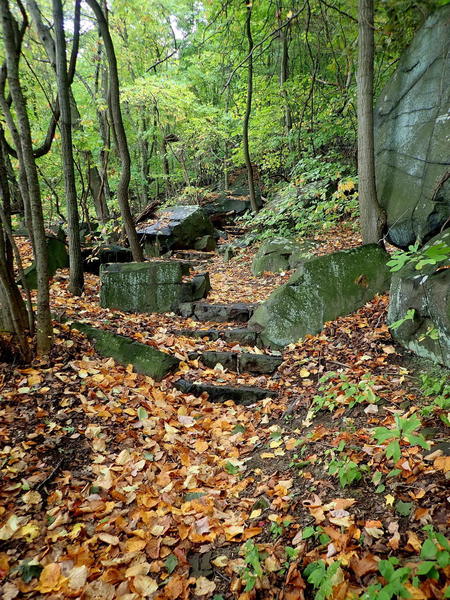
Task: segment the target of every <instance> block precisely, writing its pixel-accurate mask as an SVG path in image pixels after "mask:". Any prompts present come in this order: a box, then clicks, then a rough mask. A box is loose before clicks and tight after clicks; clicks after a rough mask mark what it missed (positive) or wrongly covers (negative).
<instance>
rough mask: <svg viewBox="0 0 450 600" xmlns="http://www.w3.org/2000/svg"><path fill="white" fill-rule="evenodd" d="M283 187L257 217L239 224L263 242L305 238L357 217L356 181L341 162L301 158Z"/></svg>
mask: <svg viewBox="0 0 450 600" xmlns="http://www.w3.org/2000/svg"><path fill="white" fill-rule="evenodd" d="M290 176H291V178H292V181H291V183H289V184H288V185H285V186H284V187H282V188H281V189H279V191H278V192H275V193H274V197H273V199H272V200H270V201H269V202H268V203H267V204H266V205H265V206H264V207H263V208H262V209H261V210H260V211H259V213H258V214H257V215H247V216H246V217H244V218H243V222H244V223H245V224H247V225H249V227H251V229H252V230H254V231H257V232H258V237H259V238H260V239H264V238H266V237H271V236H274V235H283V236H287V237H291V236H305V235H307V234H308V233H310V232H311V231H313V230H314V231H317V229H324V228H329V227H331V226H332V225H334V224H336V223H338V222H340V221H341V220H344V219H345V220H348V219H350V220H351V219H353V218H355V217H356V215H357V193H356V187H355V186H356V177H355V176H354V174H353V173H352V170H351V169H350V168H349V167H348V166H346V165H344V164H343V163H342V162H340V163H339V162H327V161H326V160H324V158H323V157H321V156H318V157H316V158H303V159H302V160H300V161H299V162H298V163H297V164H296V166H295V167H294V169H293V170H292V172H291V174H290Z"/></svg>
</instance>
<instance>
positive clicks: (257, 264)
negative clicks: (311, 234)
mask: <svg viewBox="0 0 450 600" xmlns="http://www.w3.org/2000/svg"><path fill="white" fill-rule="evenodd" d="M313 246H314V242H307V241H303V242H295V241H294V240H289V239H286V238H275V239H272V240H268V241H267V242H264V243H263V244H262V245H261V247H260V248H259V250H258V252H257V254H256V256H255V258H254V259H253V262H252V273H253V275H261V273H264V272H265V271H270V272H272V273H278V272H280V271H289V270H290V269H295V268H296V267H297V266H298V265H299V264H301V263H302V262H304V261H305V260H307V259H308V258H311V257H312V254H311V252H310V251H311V249H312V247H313Z"/></svg>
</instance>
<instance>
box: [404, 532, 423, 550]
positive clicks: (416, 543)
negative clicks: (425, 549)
mask: <svg viewBox="0 0 450 600" xmlns="http://www.w3.org/2000/svg"><path fill="white" fill-rule="evenodd" d="M406 533H407V534H408V540H407V542H406V547H407V548H408V546H409V548H410V549H411V548H412V550H414V552H420V549H421V548H422V542H421V541H420V540H419V538H418V537H417V534H416V533H415V532H414V531H407V532H406Z"/></svg>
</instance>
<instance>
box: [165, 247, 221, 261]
mask: <svg viewBox="0 0 450 600" xmlns="http://www.w3.org/2000/svg"><path fill="white" fill-rule="evenodd" d="M214 256H215V253H214V252H203V251H201V250H176V251H174V252H173V254H172V257H173V258H175V259H177V260H189V261H192V260H195V261H196V262H208V261H210V260H211V259H213V258H214Z"/></svg>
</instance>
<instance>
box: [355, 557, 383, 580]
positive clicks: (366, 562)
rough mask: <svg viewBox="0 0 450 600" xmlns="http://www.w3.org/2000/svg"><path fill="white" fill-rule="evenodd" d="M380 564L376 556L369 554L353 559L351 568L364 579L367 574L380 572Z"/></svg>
mask: <svg viewBox="0 0 450 600" xmlns="http://www.w3.org/2000/svg"><path fill="white" fill-rule="evenodd" d="M378 562H379V559H377V557H376V556H374V555H373V554H370V553H367V554H365V555H364V556H363V557H361V558H358V557H356V556H355V557H353V558H352V559H351V560H350V568H351V569H352V571H353V572H354V573H355V575H356V576H357V577H364V575H367V573H376V572H377V571H378Z"/></svg>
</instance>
